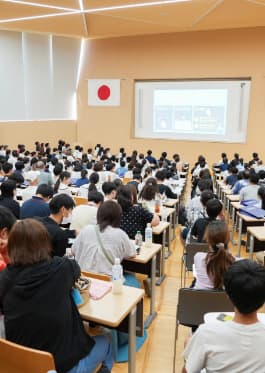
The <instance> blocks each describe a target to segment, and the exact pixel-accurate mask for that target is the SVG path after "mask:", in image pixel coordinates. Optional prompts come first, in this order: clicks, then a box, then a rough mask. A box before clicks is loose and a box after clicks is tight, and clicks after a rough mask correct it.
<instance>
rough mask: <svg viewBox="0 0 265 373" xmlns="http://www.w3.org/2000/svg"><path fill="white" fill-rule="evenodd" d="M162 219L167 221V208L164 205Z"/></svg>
mask: <svg viewBox="0 0 265 373" xmlns="http://www.w3.org/2000/svg"><path fill="white" fill-rule="evenodd" d="M161 220H162V221H164V222H167V209H166V207H164V206H163V207H162V211H161Z"/></svg>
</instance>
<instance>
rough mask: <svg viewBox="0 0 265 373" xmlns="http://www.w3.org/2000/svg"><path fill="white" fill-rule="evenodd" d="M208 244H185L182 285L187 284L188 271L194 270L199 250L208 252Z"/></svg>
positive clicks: (182, 262) (182, 261) (182, 260)
mask: <svg viewBox="0 0 265 373" xmlns="http://www.w3.org/2000/svg"><path fill="white" fill-rule="evenodd" d="M207 251H208V244H207V243H199V242H193V243H189V244H187V245H185V246H184V249H183V255H182V259H181V280H180V286H181V287H183V286H184V287H185V286H186V273H187V272H192V267H193V264H194V256H195V254H196V253H198V252H207Z"/></svg>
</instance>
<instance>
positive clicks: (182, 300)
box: [177, 288, 234, 326]
mask: <svg viewBox="0 0 265 373" xmlns="http://www.w3.org/2000/svg"><path fill="white" fill-rule="evenodd" d="M218 311H226V312H231V311H234V307H233V304H232V302H231V301H230V299H229V298H228V296H227V295H226V293H225V291H222V290H201V289H192V288H181V289H179V297H178V306H177V322H178V323H179V324H182V325H186V326H189V325H200V324H202V323H203V322H204V320H203V316H204V314H205V313H207V312H218Z"/></svg>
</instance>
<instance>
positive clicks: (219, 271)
mask: <svg viewBox="0 0 265 373" xmlns="http://www.w3.org/2000/svg"><path fill="white" fill-rule="evenodd" d="M205 238H206V242H207V243H208V245H209V251H208V253H205V252H198V253H197V254H195V256H194V267H195V273H196V282H195V286H194V288H195V289H216V290H222V289H223V287H224V275H225V273H226V271H227V269H228V267H229V266H230V265H231V264H232V263H234V261H235V258H234V257H233V255H232V254H230V252H229V250H228V242H229V238H230V234H229V230H228V227H227V225H226V223H225V222H224V221H222V220H213V221H211V222H210V223H209V224H208V226H207V228H206V232H205Z"/></svg>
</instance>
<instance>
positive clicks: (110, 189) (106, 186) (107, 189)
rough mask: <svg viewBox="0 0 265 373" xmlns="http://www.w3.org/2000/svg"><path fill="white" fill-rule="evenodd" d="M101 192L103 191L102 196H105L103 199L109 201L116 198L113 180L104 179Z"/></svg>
mask: <svg viewBox="0 0 265 373" xmlns="http://www.w3.org/2000/svg"><path fill="white" fill-rule="evenodd" d="M102 192H103V193H104V196H105V197H104V200H105V201H110V200H112V199H115V198H116V194H117V188H116V186H115V184H114V183H113V182H111V181H105V182H104V183H103V184H102Z"/></svg>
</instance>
